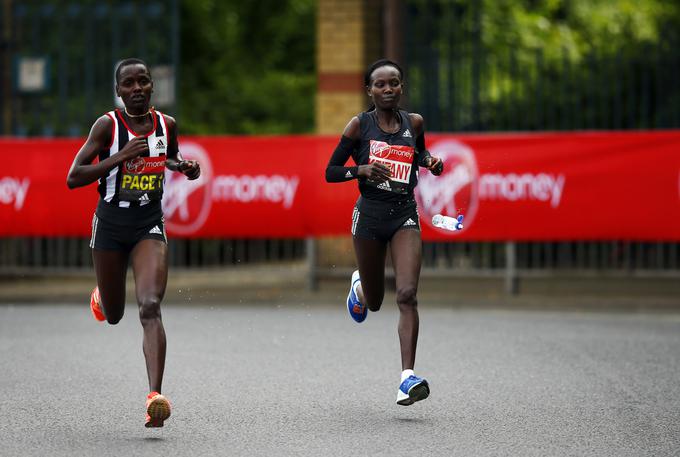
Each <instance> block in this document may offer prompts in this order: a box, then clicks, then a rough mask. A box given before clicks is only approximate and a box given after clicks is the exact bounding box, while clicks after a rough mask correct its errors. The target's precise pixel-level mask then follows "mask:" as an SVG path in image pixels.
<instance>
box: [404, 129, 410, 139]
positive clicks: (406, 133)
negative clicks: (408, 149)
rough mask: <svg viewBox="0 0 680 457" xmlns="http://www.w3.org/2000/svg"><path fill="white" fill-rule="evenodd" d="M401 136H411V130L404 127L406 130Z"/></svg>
mask: <svg viewBox="0 0 680 457" xmlns="http://www.w3.org/2000/svg"><path fill="white" fill-rule="evenodd" d="M402 136H403V137H405V138H413V137H412V136H411V131H410V130H409V129H406V131H405V132H404V134H403V135H402Z"/></svg>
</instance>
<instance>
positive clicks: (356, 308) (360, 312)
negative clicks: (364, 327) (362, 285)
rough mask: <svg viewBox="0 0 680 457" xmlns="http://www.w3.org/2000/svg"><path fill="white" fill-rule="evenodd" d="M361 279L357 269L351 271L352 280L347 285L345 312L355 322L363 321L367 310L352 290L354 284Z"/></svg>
mask: <svg viewBox="0 0 680 457" xmlns="http://www.w3.org/2000/svg"><path fill="white" fill-rule="evenodd" d="M359 281H361V280H360V279H359V270H356V271H355V272H354V273H352V282H351V283H350V286H349V294H347V312H348V313H349V315H350V316H351V317H352V319H354V320H355V321H357V322H363V321H364V320H365V319H366V314H367V313H368V310H367V309H366V305H363V304H361V303H360V302H359V297H357V294H356V292H354V286H355V284H356V283H357V282H359Z"/></svg>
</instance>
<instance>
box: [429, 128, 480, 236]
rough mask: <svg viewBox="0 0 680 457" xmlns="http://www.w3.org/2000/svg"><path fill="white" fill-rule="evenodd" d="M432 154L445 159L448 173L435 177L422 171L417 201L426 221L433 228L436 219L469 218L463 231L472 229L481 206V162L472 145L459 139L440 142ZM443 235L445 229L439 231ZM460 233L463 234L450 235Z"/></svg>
mask: <svg viewBox="0 0 680 457" xmlns="http://www.w3.org/2000/svg"><path fill="white" fill-rule="evenodd" d="M430 153H431V154H432V155H433V156H435V157H439V158H440V159H442V161H443V162H444V172H442V174H441V175H440V176H434V175H433V174H432V173H430V172H429V171H426V170H425V169H423V170H421V172H420V176H419V180H418V187H417V192H416V199H417V201H418V206H419V207H420V213H421V214H422V215H423V216H424V218H425V222H426V223H427V224H428V225H430V226H431V227H433V228H434V226H432V216H434V215H436V214H443V215H445V216H451V217H457V216H458V215H460V214H462V215H464V216H465V224H464V228H463V230H466V229H468V228H469V227H471V226H472V224H473V223H474V222H473V221H474V220H475V216H476V214H477V207H478V206H479V170H478V169H477V160H476V159H475V155H474V153H473V152H472V149H470V148H469V147H468V146H466V145H464V144H463V143H460V142H459V141H455V140H445V141H440V142H438V143H436V144H435V145H433V146H432V148H431V149H430ZM435 230H438V231H440V232H442V233H444V232H445V230H442V229H439V228H435ZM448 233H452V234H454V233H459V232H448Z"/></svg>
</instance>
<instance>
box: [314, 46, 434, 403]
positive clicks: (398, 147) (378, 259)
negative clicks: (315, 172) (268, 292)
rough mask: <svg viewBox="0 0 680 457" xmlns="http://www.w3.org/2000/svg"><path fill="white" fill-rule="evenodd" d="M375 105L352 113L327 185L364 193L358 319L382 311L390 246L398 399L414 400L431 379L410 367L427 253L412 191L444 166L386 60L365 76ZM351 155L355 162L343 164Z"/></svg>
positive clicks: (351, 300) (354, 310) (355, 279)
mask: <svg viewBox="0 0 680 457" xmlns="http://www.w3.org/2000/svg"><path fill="white" fill-rule="evenodd" d="M364 83H365V85H366V91H367V93H368V96H369V97H370V98H371V101H372V106H371V107H370V108H369V109H368V110H367V111H364V112H362V113H360V114H358V115H357V116H354V117H353V118H352V119H351V120H350V121H349V123H348V124H347V127H345V131H344V132H343V134H342V138H341V139H340V143H339V144H338V146H337V148H336V149H335V151H334V152H333V155H332V157H331V159H330V161H329V162H328V167H327V168H326V180H327V181H328V182H345V181H350V180H353V179H357V180H358V183H359V192H360V194H361V195H360V197H359V199H358V200H357V203H356V206H355V207H354V213H353V214H352V236H353V242H354V252H355V253H356V257H357V263H358V266H359V269H358V270H357V271H355V272H354V273H353V274H352V279H351V283H350V290H349V294H348V296H347V311H348V312H349V315H350V316H351V317H352V319H354V320H355V321H356V322H363V321H364V319H366V316H367V311H368V310H370V311H378V310H379V309H380V307H381V305H382V302H383V298H384V295H385V258H386V255H387V248H388V246H389V249H390V253H391V255H392V264H393V266H394V275H395V280H396V285H397V297H396V298H397V306H398V307H399V327H398V333H399V343H400V346H401V365H402V373H401V381H400V384H399V389H398V390H397V404H399V405H404V406H407V405H411V404H413V403H415V402H417V401H420V400H424V399H425V398H427V397H428V395H429V394H430V387H429V384H428V382H427V381H426V380H425V379H423V378H420V377H418V376H416V375H415V374H414V372H413V366H414V364H415V358H416V344H417V342H418V327H419V318H418V299H417V298H416V293H417V290H418V279H419V276H420V265H421V257H422V242H421V238H420V221H419V218H418V209H417V206H416V200H415V198H414V196H413V192H414V189H415V187H416V184H417V183H418V167H423V168H425V169H427V170H429V171H430V172H431V173H432V174H434V175H436V176H438V175H440V174H441V173H442V171H443V169H444V167H443V163H442V161H441V160H440V159H439V158H437V157H432V156H431V155H430V153H429V152H428V151H427V149H425V136H424V128H423V118H422V117H421V116H420V115H419V114H415V113H409V112H407V111H404V110H402V109H400V108H399V99H400V97H401V94H402V90H403V84H404V75H403V72H402V70H401V68H400V67H399V65H398V64H397V63H395V62H392V61H390V60H386V59H382V60H378V61H377V62H375V63H373V64H372V65H371V66H370V67H369V68H368V70H367V71H366V74H365V75H364ZM350 157H352V158H353V160H354V163H356V164H357V165H356V166H353V167H347V166H345V164H346V162H347V160H349V158H350Z"/></svg>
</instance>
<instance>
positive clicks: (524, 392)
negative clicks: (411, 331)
mask: <svg viewBox="0 0 680 457" xmlns="http://www.w3.org/2000/svg"><path fill="white" fill-rule="evenodd" d="M420 315H421V334H420V343H419V347H418V358H417V366H416V373H418V374H420V375H423V376H425V377H427V378H428V380H429V381H430V383H431V386H432V395H431V396H430V398H428V399H427V400H425V401H423V402H420V403H417V404H415V405H413V406H410V407H401V406H398V405H396V404H395V400H396V391H397V387H398V381H399V379H398V378H399V372H400V364H399V355H398V341H397V334H396V324H397V319H398V313H397V311H396V309H395V306H394V305H390V304H388V303H386V304H385V306H384V309H383V310H382V311H380V312H379V313H372V314H370V315H369V316H368V319H367V320H366V322H364V323H363V324H361V325H359V324H355V323H354V322H352V321H350V320H349V318H348V317H347V316H346V314H345V311H344V310H343V309H342V306H341V305H336V306H329V305H328V304H316V303H305V304H301V303H298V304H266V303H265V302H264V301H262V302H260V303H258V304H257V305H253V304H249V303H240V304H239V303H234V304H233V305H232V306H213V305H208V304H206V305H186V304H181V305H169V306H165V307H164V322H165V326H166V331H167V334H168V362H167V367H166V373H165V383H164V390H163V391H164V393H165V394H166V395H167V396H168V397H169V398H170V399H171V401H172V402H173V406H174V410H173V415H172V417H171V418H170V419H169V420H168V421H167V422H166V426H165V428H163V429H157V430H149V429H145V428H144V427H143V415H144V412H143V404H144V396H145V394H146V387H147V383H146V374H145V369H144V359H143V356H142V351H141V333H142V332H141V327H140V325H139V321H138V319H137V316H136V312H135V308H134V306H133V305H130V306H128V309H127V315H126V316H125V318H124V319H123V321H122V322H121V323H120V324H119V325H117V326H108V325H106V324H100V323H96V322H95V321H94V320H93V319H92V318H91V316H90V314H89V310H88V309H87V305H86V304H85V303H81V304H79V305H77V306H76V305H68V304H62V305H60V306H54V305H53V304H50V303H44V304H35V305H31V306H24V305H3V306H0V362H1V364H2V375H1V376H0V392H2V395H1V396H0V455H3V456H4V455H7V456H27V455H41V456H42V455H49V456H90V455H97V456H133V455H134V456H138V455H163V456H202V455H206V456H207V455H211V456H212V455H230V456H239V455H248V456H506V455H507V456H520V455H521V456H567V455H574V456H576V455H579V456H580V455H588V456H671V455H679V450H680V383H679V382H678V380H679V379H680V313H678V312H677V311H658V310H657V311H655V312H651V313H640V312H625V311H624V312H615V313H612V312H592V311H588V312H581V311H564V310H553V311H545V310H544V311H539V310H517V309H515V310H499V309H477V308H474V307H468V308H465V307H463V308H460V307H452V306H450V307H447V306H427V305H422V306H421V312H420Z"/></svg>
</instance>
